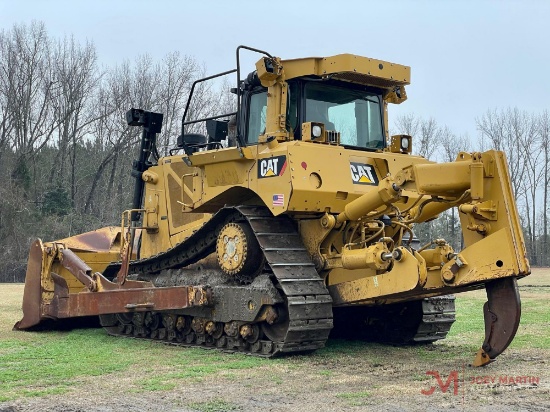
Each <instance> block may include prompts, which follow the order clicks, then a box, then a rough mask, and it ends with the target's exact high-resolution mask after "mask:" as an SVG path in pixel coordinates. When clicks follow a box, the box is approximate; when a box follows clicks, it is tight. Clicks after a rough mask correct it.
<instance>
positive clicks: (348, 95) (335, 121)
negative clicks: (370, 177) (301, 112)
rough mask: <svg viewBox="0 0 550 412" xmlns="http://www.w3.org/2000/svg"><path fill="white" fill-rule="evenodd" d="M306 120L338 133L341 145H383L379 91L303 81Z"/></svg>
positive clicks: (378, 147)
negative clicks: (304, 85) (373, 91)
mask: <svg viewBox="0 0 550 412" xmlns="http://www.w3.org/2000/svg"><path fill="white" fill-rule="evenodd" d="M305 97H306V115H305V121H306V122H320V123H324V124H325V128H326V130H335V131H337V132H340V143H341V144H343V145H350V146H359V147H366V148H369V149H380V148H383V147H384V146H385V145H384V134H383V130H382V111H381V110H380V102H381V97H380V95H379V94H376V93H371V92H367V91H363V90H354V89H350V88H343V87H338V86H332V85H327V84H322V83H306V87H305Z"/></svg>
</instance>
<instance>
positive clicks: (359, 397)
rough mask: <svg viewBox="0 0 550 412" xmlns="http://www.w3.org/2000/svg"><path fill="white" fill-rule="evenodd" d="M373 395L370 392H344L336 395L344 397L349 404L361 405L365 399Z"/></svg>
mask: <svg viewBox="0 0 550 412" xmlns="http://www.w3.org/2000/svg"><path fill="white" fill-rule="evenodd" d="M370 396H371V393H370V392H367V391H361V392H344V393H339V394H337V395H336V397H337V398H340V399H343V400H345V401H346V403H347V404H348V405H349V406H361V405H363V404H364V401H365V400H366V399H367V398H369V397H370Z"/></svg>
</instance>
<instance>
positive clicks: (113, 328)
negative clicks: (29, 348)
mask: <svg viewBox="0 0 550 412" xmlns="http://www.w3.org/2000/svg"><path fill="white" fill-rule="evenodd" d="M232 221H247V222H248V223H249V224H250V226H251V228H252V230H253V232H254V234H255V236H256V238H257V240H258V243H259V245H260V247H261V249H262V251H263V253H264V255H265V258H266V262H267V266H268V268H267V269H268V271H267V272H266V273H268V274H269V275H270V276H271V278H272V279H273V282H274V283H275V285H276V287H277V289H278V290H279V292H280V294H281V295H282V296H283V299H284V304H283V305H278V306H279V308H278V309H279V319H278V321H277V322H276V323H273V324H269V323H267V322H262V323H261V324H259V323H255V324H254V323H253V324H250V325H249V326H250V328H251V329H252V333H251V336H249V337H246V338H243V337H242V336H241V335H240V334H239V333H237V332H235V330H234V329H235V328H234V325H231V322H229V323H226V324H223V323H219V322H215V321H214V320H213V319H209V318H208V317H204V315H202V316H203V317H201V316H191V315H189V314H187V312H186V311H182V312H181V313H173V312H170V313H168V312H167V313H162V312H137V313H135V314H130V315H105V316H102V317H101V322H102V325H103V326H104V327H105V329H106V330H107V331H108V332H109V333H110V334H112V335H118V336H126V337H136V338H149V339H154V340H161V341H164V342H167V343H171V344H177V345H183V346H195V347H197V346H198V347H205V348H217V349H220V350H223V351H229V352H241V353H242V352H244V353H248V354H252V355H257V356H266V357H271V356H276V355H281V354H285V353H295V352H309V351H313V350H316V349H319V348H322V347H323V346H324V345H325V342H326V340H327V339H328V336H329V333H330V330H331V329H332V326H333V322H332V299H331V297H330V295H329V293H328V290H327V289H326V287H325V285H324V282H323V280H322V279H321V277H320V276H319V274H318V273H317V271H316V269H315V266H314V264H313V262H312V261H311V258H310V256H309V253H308V252H307V250H306V249H305V247H304V245H303V243H302V240H301V238H300V236H299V234H298V232H297V231H296V228H295V226H294V222H293V221H292V220H291V219H290V218H288V217H286V216H279V217H274V216H273V215H272V214H271V213H270V211H269V210H268V209H266V208H262V207H245V206H241V207H237V208H225V209H222V210H221V211H220V212H218V213H217V214H216V215H215V216H214V217H213V218H212V219H211V220H210V221H208V222H207V223H206V224H205V225H204V226H203V227H202V228H201V229H200V230H199V231H197V232H196V233H194V234H193V235H192V236H191V237H190V238H188V239H187V240H186V241H184V242H182V243H181V244H179V245H177V246H176V247H175V248H173V249H171V250H169V251H167V252H166V253H164V254H162V255H158V256H155V257H152V258H148V259H144V260H140V261H134V262H132V263H131V266H130V270H131V273H141V274H146V275H149V274H153V273H158V272H160V275H161V276H162V273H163V272H164V271H166V270H168V269H174V268H180V267H182V266H185V265H188V264H191V263H194V262H197V261H198V260H200V259H202V258H204V257H205V256H207V255H208V254H210V253H212V252H213V251H214V248H215V242H216V237H217V233H218V232H219V230H220V229H221V227H223V225H225V224H226V223H228V222H232ZM115 270H117V264H112V265H110V267H109V273H112V272H113V271H115ZM221 298H222V299H223V297H221ZM236 321H237V322H238V321H239V320H238V319H236ZM205 325H208V326H207V327H205ZM241 326H242V325H241ZM260 327H261V329H260ZM208 329H209V330H208Z"/></svg>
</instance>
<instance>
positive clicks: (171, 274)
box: [15, 46, 530, 366]
mask: <svg viewBox="0 0 550 412" xmlns="http://www.w3.org/2000/svg"><path fill="white" fill-rule="evenodd" d="M243 50H247V53H250V52H251V51H252V52H255V53H259V54H260V56H261V58H260V59H259V60H258V62H257V63H256V70H255V71H253V72H252V73H250V74H248V75H247V76H246V77H244V78H241V77H242V76H241V71H240V56H241V54H242V52H243ZM236 56H237V69H235V70H230V71H228V72H224V73H220V74H219V75H215V76H210V77H207V78H204V79H201V80H198V81H196V82H195V83H194V84H193V87H192V89H191V92H190V96H189V101H188V103H187V107H186V109H185V114H184V116H183V119H182V132H181V135H180V136H179V137H178V139H177V144H176V146H175V147H173V148H172V149H171V151H170V152H169V155H168V156H165V157H160V156H158V151H157V148H156V136H157V134H158V133H159V132H160V131H161V128H162V120H163V116H162V114H160V113H155V112H150V111H146V110H141V109H131V110H129V111H128V113H127V122H128V125H129V126H136V127H141V128H142V139H141V147H140V156H139V159H137V160H136V161H134V164H133V169H132V176H133V177H134V178H135V179H136V180H135V191H134V198H133V204H132V208H131V209H128V210H127V211H125V212H124V213H123V216H122V223H121V226H120V227H107V228H103V229H99V230H97V231H93V232H89V233H84V234H81V235H77V236H73V237H70V238H67V239H61V240H57V241H53V242H47V243H43V242H42V241H41V240H36V241H35V242H34V243H33V244H32V245H31V250H30V255H29V261H28V268H27V275H26V282H25V291H24V299H23V312H24V316H23V319H22V320H21V321H19V322H18V323H17V324H16V325H15V328H16V329H35V328H40V327H49V326H51V324H52V322H53V323H54V324H55V323H56V322H62V321H64V320H67V319H70V320H72V321H75V320H78V319H80V317H89V316H94V317H96V318H97V317H99V319H100V322H101V325H102V326H103V327H104V328H105V329H106V331H107V332H108V333H110V334H113V335H120V336H131V337H139V338H148V339H154V340H159V341H168V342H171V343H176V344H178V343H179V344H182V345H188V346H203V347H205V346H206V347H214V348H219V349H223V350H224V351H235V352H245V353H250V354H255V355H259V356H266V357H270V356H275V355H279V354H287V353H297V352H310V351H313V350H316V349H318V348H322V347H323V346H324V345H325V342H326V340H327V339H328V337H329V334H330V333H331V332H332V333H334V334H335V335H337V336H344V337H349V338H353V339H376V340H380V341H386V342H396V343H410V342H433V341H436V340H438V339H442V338H445V336H446V334H447V332H448V330H449V329H450V327H451V325H452V323H453V322H454V297H453V294H455V293H459V292H464V291H469V290H473V289H481V288H485V289H486V292H487V303H486V304H485V306H484V318H485V340H484V342H483V344H482V347H481V348H480V349H479V352H478V353H477V355H476V358H475V360H474V364H475V365H478V366H479V365H484V364H487V363H488V362H490V361H492V360H494V359H495V358H496V357H497V356H498V355H499V354H500V353H502V351H504V349H505V348H506V347H507V346H508V345H509V343H510V342H511V341H512V339H513V338H514V335H515V333H516V331H517V327H518V324H519V321H520V312H521V309H520V308H521V306H520V298H519V293H518V286H517V283H516V280H517V279H518V278H521V277H523V276H526V275H528V274H529V273H530V268H529V263H528V261H527V259H526V257H525V255H526V254H525V245H524V239H523V235H522V231H521V227H520V223H519V218H518V212H517V210H516V205H515V201H514V195H513V193H512V189H511V185H510V177H509V172H508V168H507V163H506V158H505V155H504V153H502V152H500V151H494V150H489V151H486V152H484V153H477V152H476V153H465V152H461V153H458V154H457V158H456V160H455V161H453V162H449V163H434V162H432V161H429V160H427V159H425V158H422V157H420V156H415V155H413V154H412V146H413V141H414V140H413V138H414V137H411V136H407V135H394V136H389V135H388V116H387V108H388V105H389V104H400V103H402V102H403V101H405V100H406V98H407V95H406V92H405V86H407V85H408V84H409V82H410V68H409V67H407V66H402V65H399V64H394V63H389V62H385V61H381V60H375V59H371V58H367V57H361V56H356V55H351V54H341V55H336V56H332V57H325V58H318V57H315V58H302V59H292V60H281V59H280V58H277V57H273V56H271V55H270V54H269V53H266V52H264V51H261V50H257V49H252V48H249V47H245V46H240V47H239V48H237V53H236ZM235 72H236V77H237V82H236V83H237V84H236V87H235V88H234V89H231V92H232V93H234V94H235V95H236V101H237V106H236V107H237V108H236V111H234V112H230V113H220V114H218V115H216V116H212V117H209V118H206V119H204V118H203V119H193V118H189V117H190V112H191V110H189V107H190V103H189V102H191V99H193V96H194V90H195V89H196V86H197V85H199V84H200V83H201V82H203V81H208V80H212V79H214V78H216V77H218V76H222V75H224V76H225V75H232V73H235ZM201 131H202V132H201ZM451 208H457V210H458V214H459V216H460V223H461V228H462V238H463V242H462V243H463V247H462V248H461V250H455V249H453V247H452V246H451V245H450V244H449V243H448V242H447V241H446V240H444V239H441V238H436V239H433V240H432V241H431V242H429V243H427V244H426V245H423V246H421V245H420V242H419V241H418V239H417V238H416V236H415V235H414V232H413V228H414V226H415V225H418V224H421V223H423V222H427V221H430V220H432V219H435V218H437V217H438V216H439V215H440V214H441V213H443V212H444V211H446V210H448V209H451ZM75 318H76V319H75Z"/></svg>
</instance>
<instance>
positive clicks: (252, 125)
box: [246, 91, 267, 144]
mask: <svg viewBox="0 0 550 412" xmlns="http://www.w3.org/2000/svg"><path fill="white" fill-rule="evenodd" d="M248 107H249V110H248V128H247V135H246V141H247V143H248V144H255V143H258V136H260V135H261V134H263V133H264V132H265V125H266V119H267V91H264V92H260V93H254V94H253V95H251V96H250V102H249V106H248Z"/></svg>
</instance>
